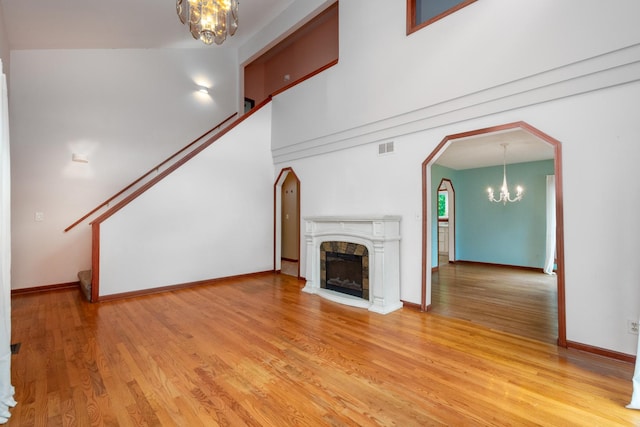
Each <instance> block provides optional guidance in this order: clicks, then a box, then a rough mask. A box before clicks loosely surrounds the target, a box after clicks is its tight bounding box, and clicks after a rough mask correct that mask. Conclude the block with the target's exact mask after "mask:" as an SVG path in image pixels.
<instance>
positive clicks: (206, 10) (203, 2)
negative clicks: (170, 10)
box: [176, 0, 238, 45]
mask: <svg viewBox="0 0 640 427" xmlns="http://www.w3.org/2000/svg"><path fill="white" fill-rule="evenodd" d="M176 12H177V13H178V18H180V22H181V23H183V24H187V23H188V24H189V30H190V31H191V35H192V36H193V38H194V39H196V40H202V41H203V42H204V44H206V45H210V44H211V43H213V42H216V44H218V45H220V44H222V43H223V42H224V41H225V40H226V39H227V34H228V35H229V36H232V35H234V34H235V33H236V30H237V29H238V0H176Z"/></svg>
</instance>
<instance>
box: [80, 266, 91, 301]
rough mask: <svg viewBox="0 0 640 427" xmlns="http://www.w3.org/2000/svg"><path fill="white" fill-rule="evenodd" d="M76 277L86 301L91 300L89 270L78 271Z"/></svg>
mask: <svg viewBox="0 0 640 427" xmlns="http://www.w3.org/2000/svg"><path fill="white" fill-rule="evenodd" d="M78 279H80V289H82V293H83V294H84V296H85V297H86V298H87V300H88V301H91V270H85V271H81V272H79V273H78Z"/></svg>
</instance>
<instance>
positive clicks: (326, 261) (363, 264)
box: [320, 241, 369, 300]
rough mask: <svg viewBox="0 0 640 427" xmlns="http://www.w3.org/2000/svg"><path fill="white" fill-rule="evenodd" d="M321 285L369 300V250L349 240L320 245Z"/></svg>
mask: <svg viewBox="0 0 640 427" xmlns="http://www.w3.org/2000/svg"><path fill="white" fill-rule="evenodd" d="M320 287H321V288H324V289H329V290H331V291H335V292H341V293H343V294H347V295H352V296H355V297H358V298H363V299H365V300H369V250H368V249H367V247H366V246H364V245H358V244H356V243H349V242H335V241H333V242H324V243H322V244H321V245H320Z"/></svg>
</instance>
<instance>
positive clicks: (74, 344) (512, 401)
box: [8, 274, 640, 426]
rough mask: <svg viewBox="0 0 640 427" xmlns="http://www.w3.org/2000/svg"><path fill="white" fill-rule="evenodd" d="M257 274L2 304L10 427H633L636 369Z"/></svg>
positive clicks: (28, 297) (638, 417)
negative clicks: (311, 291)
mask: <svg viewBox="0 0 640 427" xmlns="http://www.w3.org/2000/svg"><path fill="white" fill-rule="evenodd" d="M303 285H304V283H302V282H300V281H297V280H296V279H295V278H293V277H291V276H286V275H274V274H264V275H259V276H254V277H249V278H244V279H242V280H230V281H228V282H221V283H219V284H216V285H212V286H202V287H198V288H193V289H183V290H179V291H175V292H168V293H163V294H157V295H150V296H145V297H138V298H134V299H129V300H120V301H111V302H106V303H100V304H89V303H87V302H86V301H84V299H83V298H82V296H81V294H80V291H79V290H73V289H71V290H61V291H55V292H49V293H40V294H25V295H19V296H15V297H14V298H13V301H12V304H13V308H12V312H13V342H21V344H22V346H21V349H20V352H19V353H18V354H17V355H14V356H12V364H13V368H12V373H13V379H12V381H13V384H14V386H15V387H16V399H17V400H18V402H19V403H18V406H17V407H15V408H13V410H12V414H13V416H12V418H11V420H10V421H9V423H8V425H9V426H58V425H64V426H102V425H107V426H145V425H146V426H216V425H226V426H242V425H249V426H290V425H296V426H319V425H320V426H324V425H331V426H356V425H358V426H376V425H381V426H426V425H456V426H457V425H478V426H487V425H499V426H501V425H518V426H520V425H545V426H571V425H580V426H616V425H620V426H625V425H638V424H640V411H632V410H628V409H625V408H624V405H625V404H627V403H628V402H629V399H630V397H631V391H632V390H631V381H630V379H631V376H632V373H633V366H632V365H630V364H628V363H624V362H619V361H615V360H609V359H605V358H602V357H598V356H593V355H589V354H585V353H581V352H578V351H573V350H564V349H558V348H557V347H556V346H555V345H551V344H548V343H544V342H540V341H536V340H531V339H526V338H521V337H517V336H514V335H511V334H505V333H501V332H498V331H494V330H491V329H489V328H486V327H484V326H482V325H478V324H474V323H471V322H468V321H464V320H459V319H452V318H447V317H443V316H441V315H438V314H434V313H421V312H418V311H415V310H412V309H406V308H405V309H401V310H398V311H396V312H393V313H391V314H388V315H380V314H376V313H371V312H368V311H366V310H361V309H355V308H350V307H345V306H341V305H338V304H336V303H332V302H329V301H326V300H323V299H321V298H319V297H318V296H315V295H308V294H306V293H302V292H301V291H300V289H301V288H302V286H303Z"/></svg>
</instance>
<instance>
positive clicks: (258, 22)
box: [0, 0, 553, 169]
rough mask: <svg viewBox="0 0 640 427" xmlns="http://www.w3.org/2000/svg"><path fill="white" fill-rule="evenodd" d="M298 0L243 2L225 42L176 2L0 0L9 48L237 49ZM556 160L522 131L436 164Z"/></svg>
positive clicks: (461, 144)
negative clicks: (199, 30) (207, 33)
mask: <svg viewBox="0 0 640 427" xmlns="http://www.w3.org/2000/svg"><path fill="white" fill-rule="evenodd" d="M294 1H295V0H240V25H239V29H238V31H237V33H236V34H235V35H234V36H233V37H230V38H228V39H227V41H225V42H224V44H222V45H221V46H215V45H213V46H205V45H204V44H203V43H202V42H200V41H196V40H193V38H192V37H191V34H190V33H189V31H188V28H187V27H186V26H184V25H182V24H180V22H179V21H178V17H177V15H176V11H175V0H135V1H130V0H0V5H1V6H2V10H3V14H4V21H5V27H6V30H7V37H8V39H9V47H10V49H12V50H16V49H154V48H202V49H220V48H238V47H240V46H241V45H242V44H243V43H244V42H245V41H247V40H248V39H250V38H251V36H253V35H254V34H255V33H256V32H258V31H259V30H260V29H262V28H263V27H264V26H265V25H267V24H268V23H269V22H270V21H271V20H273V19H274V18H275V17H276V16H278V15H279V14H280V13H282V12H283V11H284V10H285V9H286V8H287V7H288V6H289V5H291V3H293V2H294ZM504 142H508V143H509V146H508V149H507V163H520V162H526V161H534V160H543V159H552V158H553V149H552V148H551V147H550V146H549V145H548V144H547V143H545V142H543V141H541V140H540V139H538V138H537V137H535V136H533V135H531V134H529V133H528V132H525V131H523V130H512V131H509V132H501V133H492V134H485V135H479V136H474V137H470V138H464V139H459V140H455V141H452V143H451V144H450V145H449V146H448V148H447V150H446V151H445V152H444V153H443V154H442V155H441V156H440V157H439V158H438V159H437V161H436V163H438V164H441V165H443V166H446V167H449V168H452V169H469V168H474V167H485V166H495V165H500V164H502V147H501V146H500V144H501V143H504Z"/></svg>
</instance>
